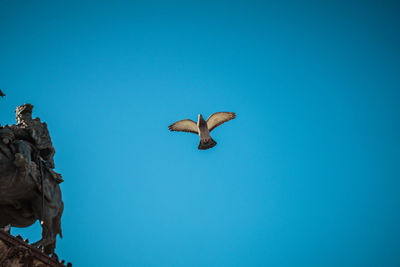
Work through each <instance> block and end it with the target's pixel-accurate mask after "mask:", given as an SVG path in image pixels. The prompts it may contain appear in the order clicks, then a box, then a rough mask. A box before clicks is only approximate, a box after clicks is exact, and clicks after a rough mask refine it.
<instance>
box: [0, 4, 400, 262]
mask: <svg viewBox="0 0 400 267" xmlns="http://www.w3.org/2000/svg"><path fill="white" fill-rule="evenodd" d="M399 12H400V5H399V4H398V3H396V1H362V3H361V2H358V1H355V2H352V1H343V2H340V1H331V2H330V3H327V1H323V3H322V2H320V1H318V2H317V1H315V2H314V1H303V2H300V1H294V2H289V1H270V2H268V1H258V2H255V1H229V2H228V1H226V2H222V1H209V2H205V1H198V2H194V1H160V2H158V1H11V0H3V1H0V14H1V16H0V38H1V41H0V62H1V64H0V88H2V89H3V90H4V92H5V93H6V94H7V96H6V97H5V98H4V99H0V102H1V103H0V114H1V121H0V122H1V123H2V124H3V125H4V124H7V123H8V124H12V123H14V122H15V121H14V109H15V107H16V106H18V105H21V104H23V103H26V102H29V103H32V104H33V105H35V108H34V115H35V116H39V117H40V118H41V119H42V120H43V121H46V122H47V123H48V126H49V129H50V133H51V136H52V139H53V143H54V146H55V149H56V156H55V163H56V170H57V171H58V172H60V173H62V174H63V177H64V179H65V182H64V183H63V184H62V185H61V187H62V192H63V199H64V202H65V211H64V215H63V219H62V226H63V234H64V238H63V239H58V243H57V249H56V251H57V253H58V254H59V255H60V257H61V258H64V259H66V260H67V261H71V262H72V263H73V264H74V266H399V265H400V254H399V253H398V252H399V249H400V229H399V225H400V213H399V208H400V194H399V188H400V180H399V178H400V171H399V163H400V152H399V148H400V140H399V136H400V125H399V121H400V118H399V117H400V116H399V115H400V110H399V104H400V103H399V102H400V101H399V100H400V92H399V89H400V86H399V85H400V50H399V47H400V39H399V38H400V37H399V36H400V30H399V29H400V27H399V26H400V25H399V16H398V14H399ZM216 111H233V112H236V113H237V115H238V117H237V118H236V119H235V120H233V121H230V122H228V123H226V124H224V125H223V126H221V127H220V128H218V129H216V130H215V131H214V132H213V138H214V139H215V140H216V141H217V142H218V145H217V146H216V147H214V148H213V149H210V150H207V151H199V150H197V145H198V138H197V137H196V136H195V135H193V134H189V133H171V132H169V131H168V128H167V126H168V125H169V124H171V123H173V122H175V121H177V120H180V119H184V118H191V119H196V116H197V114H198V113H202V114H203V115H204V116H205V117H208V116H209V115H210V114H212V113H213V112H216ZM40 232H41V230H40V226H39V225H38V224H35V225H34V226H32V227H30V228H27V229H15V228H14V229H12V233H13V234H18V233H20V234H22V235H23V236H24V237H29V239H30V240H32V241H33V240H35V239H39V238H40Z"/></svg>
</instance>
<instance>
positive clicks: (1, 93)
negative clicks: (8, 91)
mask: <svg viewBox="0 0 400 267" xmlns="http://www.w3.org/2000/svg"><path fill="white" fill-rule="evenodd" d="M0 96H1V97H5V96H6V95H5V94H4V93H3V91H1V89H0Z"/></svg>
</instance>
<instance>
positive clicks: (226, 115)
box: [207, 112, 236, 132]
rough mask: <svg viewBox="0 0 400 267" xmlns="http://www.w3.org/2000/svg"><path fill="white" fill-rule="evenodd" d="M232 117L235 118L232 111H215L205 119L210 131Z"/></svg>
mask: <svg viewBox="0 0 400 267" xmlns="http://www.w3.org/2000/svg"><path fill="white" fill-rule="evenodd" d="M234 118H236V114H235V113H233V112H215V113H214V114H212V115H211V116H210V117H208V119H207V126H208V130H209V131H210V132H211V131H212V130H214V129H215V128H216V127H217V126H220V125H221V124H223V123H224V122H227V121H230V120H232V119H234Z"/></svg>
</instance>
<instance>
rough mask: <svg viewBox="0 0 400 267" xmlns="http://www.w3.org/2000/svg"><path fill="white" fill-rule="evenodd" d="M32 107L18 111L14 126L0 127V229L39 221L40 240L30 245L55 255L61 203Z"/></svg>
mask: <svg viewBox="0 0 400 267" xmlns="http://www.w3.org/2000/svg"><path fill="white" fill-rule="evenodd" d="M32 110H33V106H32V105H31V104H24V105H22V106H19V107H17V109H16V111H15V113H16V120H17V124H16V125H9V126H8V125H6V126H4V127H1V126H0V228H3V227H6V226H9V225H11V226H14V227H28V226H30V225H32V224H33V223H35V222H36V220H39V221H40V223H41V225H42V239H41V240H39V241H38V242H36V243H34V244H33V245H34V246H36V247H38V248H42V249H43V250H44V252H46V253H47V254H50V253H54V249H55V245H56V236H57V234H59V235H60V237H62V233H61V216H62V213H63V209H64V203H63V201H62V199H61V190H60V186H59V184H60V183H61V182H63V179H62V178H61V175H60V174H59V173H56V172H55V171H54V170H53V169H54V167H55V166H54V160H53V156H54V153H55V150H54V147H53V145H52V142H51V138H50V134H49V131H48V129H47V124H46V123H44V122H41V121H40V119H39V118H35V119H33V118H32Z"/></svg>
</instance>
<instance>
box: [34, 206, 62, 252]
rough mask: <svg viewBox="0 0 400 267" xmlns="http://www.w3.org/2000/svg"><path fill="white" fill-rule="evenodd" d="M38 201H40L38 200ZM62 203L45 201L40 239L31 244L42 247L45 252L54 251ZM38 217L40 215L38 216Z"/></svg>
mask: <svg viewBox="0 0 400 267" xmlns="http://www.w3.org/2000/svg"><path fill="white" fill-rule="evenodd" d="M39 202H40V201H39ZM63 209H64V204H63V202H62V201H61V202H60V203H52V202H47V201H46V204H45V211H44V214H43V216H42V217H43V221H42V222H41V225H42V239H41V240H39V241H37V242H35V243H34V244H32V245H33V246H35V247H38V248H43V250H44V252H45V253H47V254H51V253H54V249H55V247H56V240H57V234H60V236H61V237H62V234H61V215H62V213H63ZM39 218H40V216H39Z"/></svg>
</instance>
